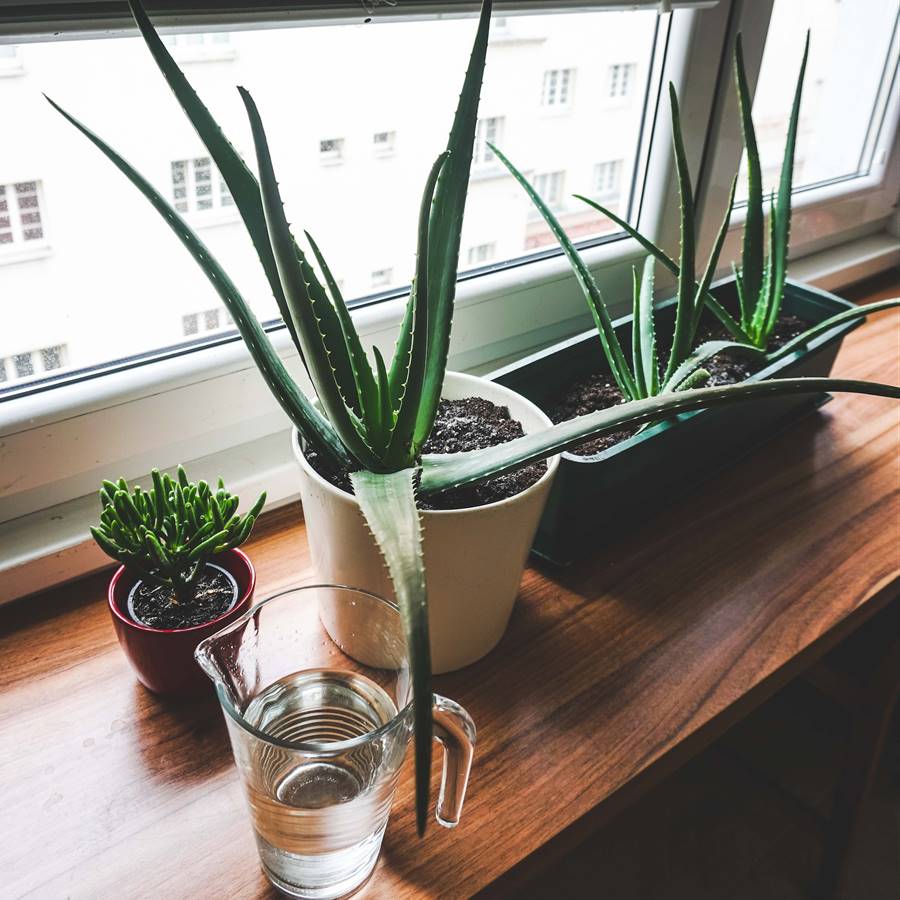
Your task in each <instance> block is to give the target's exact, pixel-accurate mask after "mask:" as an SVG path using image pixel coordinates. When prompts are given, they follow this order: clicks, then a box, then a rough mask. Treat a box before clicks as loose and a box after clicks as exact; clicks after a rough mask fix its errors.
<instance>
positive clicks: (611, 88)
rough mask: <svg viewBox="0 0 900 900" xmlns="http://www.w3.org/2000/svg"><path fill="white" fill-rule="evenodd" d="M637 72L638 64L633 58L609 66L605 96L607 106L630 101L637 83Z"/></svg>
mask: <svg viewBox="0 0 900 900" xmlns="http://www.w3.org/2000/svg"><path fill="white" fill-rule="evenodd" d="M637 74H638V64H637V63H636V62H635V61H634V60H626V61H622V62H617V63H612V64H611V65H610V66H609V69H608V72H607V83H606V98H605V100H606V105H607V106H609V105H619V104H625V103H629V102H630V101H631V99H632V97H633V95H634V91H635V86H636V85H637V83H638V78H637ZM620 84H621V87H620Z"/></svg>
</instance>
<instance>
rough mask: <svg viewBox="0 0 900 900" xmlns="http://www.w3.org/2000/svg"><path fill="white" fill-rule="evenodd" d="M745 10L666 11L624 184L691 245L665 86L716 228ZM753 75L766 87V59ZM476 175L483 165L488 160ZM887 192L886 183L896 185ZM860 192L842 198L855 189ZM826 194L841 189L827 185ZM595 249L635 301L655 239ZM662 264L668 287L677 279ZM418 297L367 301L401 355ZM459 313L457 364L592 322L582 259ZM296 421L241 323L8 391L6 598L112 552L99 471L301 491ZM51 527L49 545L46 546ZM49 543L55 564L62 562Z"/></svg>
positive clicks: (529, 270) (479, 276)
mask: <svg viewBox="0 0 900 900" xmlns="http://www.w3.org/2000/svg"><path fill="white" fill-rule="evenodd" d="M763 2H766V3H771V2H772V0H763ZM743 7H744V4H742V2H741V0H721V2H720V3H719V4H718V5H717V6H715V7H712V8H706V9H702V10H679V11H678V12H676V13H674V14H667V15H665V16H663V17H662V20H661V21H660V25H659V28H658V41H659V46H658V47H657V52H656V53H655V55H654V72H653V73H651V75H650V76H649V77H648V84H649V85H650V88H649V91H650V92H651V93H650V94H649V95H648V97H647V98H646V100H647V110H646V115H645V120H644V126H643V129H642V134H641V142H642V146H643V147H645V148H646V147H648V146H649V150H648V151H647V152H646V157H647V159H646V163H645V164H644V165H641V166H637V167H636V169H635V174H634V176H633V179H632V180H633V181H634V182H635V183H636V184H637V183H638V182H639V181H641V179H642V184H641V186H640V189H639V190H634V191H630V190H629V186H626V185H623V191H626V190H627V191H629V193H633V195H634V206H633V209H632V210H631V212H630V213H629V220H630V221H631V222H632V223H633V224H637V225H638V226H639V227H640V228H641V230H642V231H643V232H644V233H646V234H647V235H648V236H650V237H651V238H653V239H654V240H657V241H659V242H660V243H662V244H663V245H664V246H666V247H675V246H677V244H678V217H677V191H676V186H675V182H674V177H673V165H672V160H671V153H670V142H671V134H670V128H669V118H668V101H667V100H666V99H665V92H664V91H663V90H662V86H663V85H664V84H665V83H666V81H667V80H669V79H671V80H673V81H674V82H675V83H676V85H677V87H678V91H679V96H680V97H682V98H683V101H682V117H683V120H684V121H685V122H686V123H693V124H694V125H695V127H694V128H692V129H690V130H689V132H688V134H687V136H686V137H687V139H686V152H687V157H688V161H689V165H690V166H691V169H692V171H693V172H694V173H696V174H697V175H698V176H699V177H698V178H697V179H696V180H697V184H698V201H699V202H700V204H701V207H700V208H701V209H702V210H703V213H704V214H703V229H704V232H703V234H701V237H703V236H704V235H705V234H706V231H708V230H709V228H710V227H711V225H710V224H709V223H711V222H712V221H713V219H714V218H715V216H711V215H710V214H709V213H708V211H709V209H713V210H715V208H716V200H717V198H718V195H719V192H720V191H721V181H722V180H723V178H722V173H721V172H718V171H717V167H719V168H721V167H722V160H721V159H720V158H719V157H716V158H715V159H713V157H712V154H711V153H710V152H709V149H710V142H711V141H712V140H715V139H716V138H717V136H718V134H719V133H721V132H722V129H723V128H724V127H726V125H727V114H728V111H727V109H726V110H723V109H722V108H721V103H720V102H719V98H720V96H721V95H720V94H718V93H717V86H718V85H719V84H720V83H721V80H722V74H723V73H722V64H723V58H724V56H725V53H726V49H725V48H727V47H728V46H730V41H731V40H733V35H734V33H735V32H736V30H737V28H738V27H739V26H740V24H741V12H742V8H743ZM504 12H505V10H504ZM748 30H749V29H748V27H747V24H746V22H745V23H744V35H745V50H746V48H747V47H748V43H752V41H748ZM698 48H707V49H706V51H705V52H703V51H702V50H701V51H698ZM761 53H762V51H761V49H760V50H759V57H760V58H761ZM751 55H752V53H748V59H749V58H750V57H751ZM758 61H759V60H756V65H757V66H758ZM725 68H726V70H727V66H726V67H725ZM752 78H753V84H754V85H755V78H756V72H755V71H754V72H753V74H752ZM491 117H492V116H491V115H490V114H489V113H488V114H487V115H485V116H484V118H491ZM723 122H724V123H725V124H723ZM895 151H896V148H895ZM720 156H721V154H720ZM495 163H496V161H489V162H488V164H487V166H488V167H490V166H493V164H495ZM735 165H736V163H735ZM723 171H724V170H723ZM473 175H474V176H475V177H478V169H477V167H473ZM884 189H885V187H884V181H883V180H882V182H881V184H880V185H879V190H881V192H882V194H883V193H884ZM849 196H850V195H847V194H842V195H841V196H840V197H839V198H838V199H837V200H835V201H834V202H837V203H846V202H852V197H851V198H850V199H849V200H848V197H849ZM719 199H720V198H719ZM882 199H883V198H882ZM817 202H826V201H825V200H822V199H821V197H820V198H817ZM798 205H803V204H802V203H801V204H798ZM797 218H802V216H798V217H797ZM707 246H708V244H707ZM701 247H702V242H701ZM582 253H583V256H584V259H585V261H586V263H587V265H588V266H589V268H590V269H591V271H592V272H593V274H594V276H595V278H596V279H597V280H598V283H599V284H600V285H601V287H602V288H603V290H604V292H605V293H606V295H607V297H608V298H613V299H614V302H613V303H612V308H613V312H614V313H618V312H623V311H625V309H626V308H627V307H628V305H629V303H630V299H629V298H630V289H631V270H632V265H633V264H636V263H638V261H639V260H641V259H642V258H643V255H644V254H643V251H642V250H641V248H640V247H639V246H638V245H637V243H636V242H635V241H633V240H631V239H629V238H622V237H614V238H610V237H601V238H599V239H596V240H594V241H591V242H587V243H586V244H583V245H582ZM461 268H462V267H461ZM658 274H659V275H660V277H659V278H658V286H659V288H660V290H659V293H660V294H662V293H665V292H666V291H668V290H669V288H670V282H667V281H666V279H665V277H663V273H658ZM406 294H407V290H406V289H398V290H395V291H387V292H384V293H383V294H381V295H377V296H375V297H372V298H368V299H367V300H366V301H365V302H363V303H359V304H355V305H354V308H353V318H354V320H355V322H356V324H357V327H358V330H359V332H360V335H361V338H362V340H363V343H364V345H366V346H367V347H370V346H371V345H373V344H377V345H378V346H379V349H381V350H382V352H384V353H390V351H391V348H392V345H393V340H394V338H395V336H396V333H397V329H398V327H399V322H400V320H401V318H402V315H403V310H404V308H405V303H406ZM551 298H552V302H549V301H550V299H551ZM376 301H378V302H376ZM454 320H455V327H454V337H453V342H452V345H451V356H450V367H451V368H453V369H462V370H466V371H473V372H476V373H482V372H485V371H488V370H490V369H493V368H495V367H496V366H498V365H501V364H503V363H505V362H507V361H509V360H511V359H512V358H515V357H516V356H521V355H523V354H524V353H527V352H531V351H533V350H536V349H539V348H541V347H544V346H547V345H549V344H552V343H555V342H556V341H558V340H561V339H563V338H565V337H569V336H571V335H573V334H577V333H579V332H581V331H584V330H586V329H588V328H590V327H591V320H590V314H589V312H588V310H587V307H586V304H585V302H584V299H583V297H582V295H581V292H580V289H579V288H578V286H577V283H576V282H575V280H574V278H572V276H571V272H570V269H569V266H568V263H567V262H566V261H565V259H564V258H563V257H562V256H561V255H560V253H559V251H558V250H554V249H552V248H551V249H548V250H547V251H545V252H541V253H537V254H532V255H530V256H528V257H525V258H522V259H520V260H513V261H511V262H509V263H507V264H504V265H487V266H483V267H480V268H477V269H475V270H474V271H471V272H463V273H462V275H461V277H460V281H459V284H458V288H457V300H456V307H455V313H454ZM266 328H267V330H268V331H269V333H270V336H271V338H272V340H273V343H274V345H275V347H276V348H277V350H278V351H279V353H280V354H281V356H282V357H283V358H284V359H285V362H286V364H287V365H288V367H289V368H290V369H291V371H292V372H294V373H295V375H296V376H297V380H298V383H299V384H300V385H301V387H303V388H304V389H306V390H310V385H309V384H308V382H307V381H306V378H305V374H304V373H303V371H302V367H301V365H300V362H299V359H298V356H297V352H296V349H295V348H294V347H293V345H292V344H291V342H290V339H289V336H288V333H287V330H286V329H285V328H284V326H283V325H281V324H280V323H266ZM200 337H201V338H202V333H201V335H200ZM50 383H51V384H52V380H51V382H50ZM288 432H289V426H288V423H287V421H286V419H285V417H284V414H283V413H282V412H281V410H280V409H279V408H278V407H277V405H276V404H275V401H274V400H273V398H272V397H271V396H270V394H269V392H268V389H267V388H266V387H265V385H264V384H263V382H262V380H261V379H260V378H259V377H258V376H257V373H256V369H255V366H254V364H253V362H252V360H251V359H250V357H249V355H248V353H247V351H246V349H245V347H244V345H243V343H242V341H241V340H240V338H239V337H238V336H237V335H225V336H221V335H216V336H215V338H214V339H212V340H207V341H204V340H202V339H200V340H197V341H194V342H191V346H190V347H187V348H179V350H178V352H176V353H171V352H170V353H168V354H167V353H166V351H161V352H160V354H159V358H158V359H156V360H155V361H152V362H148V363H147V364H141V365H127V364H125V365H123V366H121V367H112V368H111V369H110V370H109V371H106V370H105V369H104V370H102V371H98V372H96V373H94V374H92V373H87V377H85V378H84V379H82V380H81V381H79V382H75V383H72V384H63V385H60V386H58V387H56V388H54V389H53V390H49V389H43V388H42V389H40V390H35V391H34V392H32V393H27V394H24V395H22V396H19V397H17V398H16V399H15V400H14V401H13V402H0V463H2V464H3V465H4V467H5V470H6V471H13V472H17V473H18V472H21V473H22V477H21V479H20V480H19V482H18V483H17V484H16V485H15V486H14V487H11V486H5V487H0V545H3V546H4V547H5V548H9V549H8V550H6V551H5V554H4V558H3V559H0V573H3V575H4V577H3V578H0V603H2V602H4V601H5V600H8V599H12V598H13V597H16V596H21V595H22V594H24V593H28V592H31V591H35V590H39V589H41V588H43V587H47V586H49V584H51V583H55V582H58V581H59V580H62V579H63V578H68V577H74V576H76V575H80V574H84V573H85V572H87V571H91V570H93V569H96V568H99V567H101V566H102V565H105V564H108V560H106V559H105V557H103V556H102V554H100V553H99V551H98V550H97V548H96V547H94V546H93V544H92V543H91V541H90V540H89V538H87V536H86V534H85V527H84V523H85V521H90V517H91V516H93V515H94V514H95V502H94V497H93V494H94V492H95V490H96V487H97V484H98V483H99V481H100V479H101V478H103V477H109V475H110V473H114V474H116V475H122V476H124V477H126V478H129V479H138V478H142V477H144V476H146V473H148V472H149V470H150V469H151V468H152V467H153V466H159V467H163V468H168V467H171V466H173V465H174V464H176V463H178V462H185V463H188V464H191V463H194V464H196V466H197V467H198V468H199V469H200V470H201V471H205V472H208V473H213V472H214V473H215V474H222V475H223V476H225V477H226V478H228V479H229V483H230V485H231V486H232V487H233V488H234V489H235V490H236V491H238V492H246V493H247V494H248V495H249V494H251V493H253V492H254V491H258V490H260V489H262V487H266V488H268V490H269V498H270V505H277V504H279V503H283V502H287V501H288V500H291V499H293V498H294V497H295V496H296V491H297V489H296V484H295V480H294V479H295V473H294V462H293V460H292V458H291V456H290V452H289V447H288V440H287V434H288ZM96 434H103V435H104V441H103V443H102V445H101V446H100V447H99V448H98V447H97V446H96V442H95V441H92V440H91V435H96ZM248 459H253V460H254V465H253V466H248V465H247V460H248ZM39 538H40V540H42V541H43V542H44V544H43V546H42V547H38V546H36V542H37V541H38V539H39ZM48 555H52V556H53V559H54V564H53V565H47V564H46V558H47V556H48Z"/></svg>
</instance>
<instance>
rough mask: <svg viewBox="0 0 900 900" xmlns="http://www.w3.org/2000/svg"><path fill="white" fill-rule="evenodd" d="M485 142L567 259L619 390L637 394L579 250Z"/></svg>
mask: <svg viewBox="0 0 900 900" xmlns="http://www.w3.org/2000/svg"><path fill="white" fill-rule="evenodd" d="M488 146H489V147H490V148H491V150H492V151H493V153H494V154H495V155H496V157H497V159H499V160H500V162H502V163H503V165H504V166H506V168H507V169H508V170H509V172H510V174H511V175H512V176H513V178H515V179H516V181H517V182H518V183H519V184H520V185H521V186H522V188H523V190H524V191H525V193H526V194H528V197H529V198H530V200H531V202H532V203H533V204H534V205H535V207H536V209H537V210H538V212H539V213H540V214H541V215H542V216H543V217H544V221H545V222H546V223H547V227H548V228H549V229H550V231H551V232H553V236H554V237H555V238H556V240H557V241H559V246H560V247H561V248H562V251H563V253H565V255H566V258H567V259H568V260H569V265H570V266H571V267H572V271H573V272H574V274H575V278H576V279H577V280H578V284H579V286H580V287H581V292H582V293H583V294H584V297H585V300H587V304H588V309H590V311H591V315H592V316H593V317H594V324H595V325H596V326H597V334H598V335H599V337H600V343H601V344H602V345H603V353H604V354H605V355H606V359H607V361H608V362H609V368H610V370H611V372H612V375H613V378H615V380H616V384H617V385H618V387H619V390H620V391H621V392H622V394H623V395H624V396H626V397H635V396H637V393H638V391H637V385H636V384H635V381H634V378H633V377H632V375H631V372H630V371H629V369H628V361H627V360H626V359H625V354H624V353H623V352H622V346H621V344H620V343H619V338H618V337H617V336H616V331H615V329H614V328H613V326H612V320H611V319H610V317H609V311H608V310H607V308H606V302H605V301H604V299H603V295H602V294H601V293H600V288H599V287H597V282H596V281H594V276H593V275H591V270H590V269H589V268H588V267H587V265H586V264H585V262H584V260H583V259H582V258H581V254H580V253H579V252H578V251H577V250H576V249H575V245H574V244H573V243H572V242H571V241H570V240H569V236H568V235H567V234H566V232H565V229H564V228H563V227H562V225H560V224H559V220H558V219H557V218H556V216H555V215H553V212H552V211H551V210H550V207H548V206H547V204H546V203H544V201H543V199H542V198H541V196H540V194H538V192H537V191H536V190H535V189H534V188H533V187H532V186H531V184H530V183H529V182H528V179H527V178H526V177H525V176H524V175H523V174H522V173H521V172H520V171H519V170H518V169H517V168H516V167H515V166H514V165H513V164H512V163H511V162H510V161H509V160H508V159H507V158H506V156H505V155H504V154H503V153H502V152H501V151H500V150H498V149H497V148H496V147H495V146H494V145H493V144H489V145H488Z"/></svg>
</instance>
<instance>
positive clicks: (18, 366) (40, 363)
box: [0, 344, 66, 382]
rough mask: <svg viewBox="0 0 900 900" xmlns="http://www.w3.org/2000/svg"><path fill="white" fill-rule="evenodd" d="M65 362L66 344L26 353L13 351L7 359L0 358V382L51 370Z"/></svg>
mask: <svg viewBox="0 0 900 900" xmlns="http://www.w3.org/2000/svg"><path fill="white" fill-rule="evenodd" d="M65 364H66V345H65V344H55V345H53V346H52V347H41V348H40V349H38V350H29V351H28V352H26V353H14V354H13V355H12V356H10V357H8V358H7V359H0V382H7V381H15V380H17V379H19V378H30V377H31V376H32V375H37V374H39V373H41V372H52V371H54V370H55V369H61V368H62V367H63V366H64V365H65Z"/></svg>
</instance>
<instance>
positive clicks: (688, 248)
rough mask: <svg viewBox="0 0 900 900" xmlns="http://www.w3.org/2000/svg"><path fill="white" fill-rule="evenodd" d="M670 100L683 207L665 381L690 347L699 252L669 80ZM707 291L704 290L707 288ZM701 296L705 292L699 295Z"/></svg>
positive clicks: (675, 102) (675, 101) (675, 97)
mask: <svg viewBox="0 0 900 900" xmlns="http://www.w3.org/2000/svg"><path fill="white" fill-rule="evenodd" d="M669 104H670V106H671V110H672V146H673V148H674V151H675V171H676V173H677V176H678V195H679V197H680V200H681V202H680V203H679V211H680V230H681V249H680V251H679V262H678V291H677V294H676V305H675V334H674V336H673V338H672V349H671V352H670V353H669V363H668V365H667V366H666V375H665V379H664V380H665V381H668V380H669V378H670V377H671V375H672V372H674V371H675V369H676V367H677V366H678V364H679V363H680V362H681V361H682V360H683V359H684V358H685V357H686V356H687V354H688V352H689V350H690V341H691V329H692V327H693V322H694V294H695V292H696V284H695V281H696V279H695V276H694V256H695V253H696V248H695V243H696V235H695V234H694V191H693V188H692V187H691V173H690V170H689V169H688V164H687V155H686V154H685V152H684V140H683V138H682V135H681V114H680V112H679V110H678V95H677V94H676V93H675V85H674V84H672V83H671V82H669ZM704 293H705V292H704ZM700 296H701V297H702V294H701V295H700Z"/></svg>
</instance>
